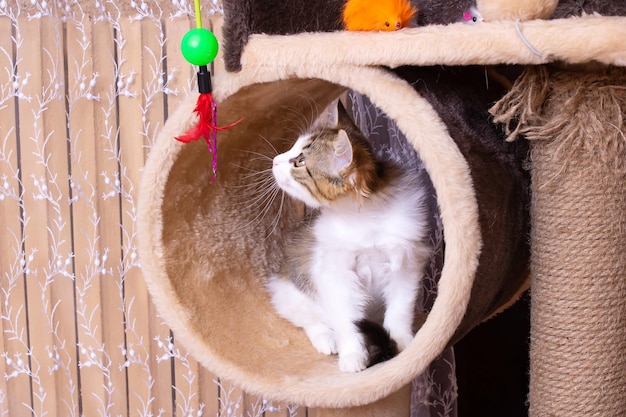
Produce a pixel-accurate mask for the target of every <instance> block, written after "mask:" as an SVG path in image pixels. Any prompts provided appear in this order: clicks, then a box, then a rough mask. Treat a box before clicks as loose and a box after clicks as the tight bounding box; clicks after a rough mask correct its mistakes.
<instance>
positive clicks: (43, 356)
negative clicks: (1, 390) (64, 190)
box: [17, 17, 58, 415]
mask: <svg viewBox="0 0 626 417" xmlns="http://www.w3.org/2000/svg"><path fill="white" fill-rule="evenodd" d="M18 24H19V27H20V31H21V32H22V36H23V44H22V45H21V46H20V47H19V48H18V49H17V57H18V59H19V60H20V65H18V73H19V75H20V78H21V79H25V78H26V77H27V73H29V74H30V77H29V78H28V83H27V84H26V85H25V86H24V94H26V95H27V96H30V98H31V99H30V101H27V100H20V108H19V112H20V119H19V120H20V121H19V129H20V147H21V161H20V166H21V172H22V179H23V184H24V189H25V192H24V198H23V199H24V213H25V218H26V221H25V224H24V234H25V236H26V238H25V242H24V247H25V251H26V254H27V258H28V257H31V255H32V258H30V260H29V261H28V262H27V263H28V266H27V269H26V271H25V276H26V292H27V302H28V304H27V306H28V307H27V309H25V310H24V312H25V313H26V314H28V319H29V329H28V331H29V334H30V346H24V348H25V349H24V350H23V352H24V354H26V349H28V350H29V353H30V356H29V357H26V356H24V357H23V360H24V361H25V364H27V365H28V366H29V367H30V372H31V384H32V394H33V395H32V398H33V400H32V404H30V405H29V406H30V407H32V409H33V410H34V412H35V414H38V415H41V414H42V413H43V412H44V411H45V410H56V409H57V405H56V404H57V396H58V390H57V386H56V384H55V378H54V376H53V375H51V374H50V373H49V372H48V370H49V369H52V368H53V366H54V363H53V360H52V359H51V358H49V357H48V353H47V352H46V349H45V347H46V346H53V345H54V338H53V337H52V333H51V329H50V326H49V317H51V314H52V308H53V306H52V305H51V294H50V282H49V281H48V280H47V277H46V268H47V266H48V262H49V260H51V258H52V252H51V250H50V247H49V244H50V242H49V241H48V233H47V227H48V208H47V204H46V200H44V199H41V198H39V196H40V195H41V194H42V193H45V190H44V189H43V187H44V185H46V179H47V175H48V173H47V171H46V167H45V157H44V155H43V141H44V132H43V129H44V126H43V111H44V108H43V105H42V103H41V100H42V88H43V87H44V83H43V81H44V80H43V78H42V61H41V59H42V56H41V21H40V20H38V19H32V20H28V19H27V18H26V17H23V18H20V19H19V21H18ZM24 342H26V341H24ZM29 359H30V360H29ZM25 411H26V409H22V410H21V412H22V413H24V412H25Z"/></svg>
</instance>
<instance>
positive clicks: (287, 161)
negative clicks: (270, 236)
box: [272, 129, 352, 208]
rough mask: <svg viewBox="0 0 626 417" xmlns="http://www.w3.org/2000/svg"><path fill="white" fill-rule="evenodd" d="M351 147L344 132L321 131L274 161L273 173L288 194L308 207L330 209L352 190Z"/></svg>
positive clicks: (299, 142)
mask: <svg viewBox="0 0 626 417" xmlns="http://www.w3.org/2000/svg"><path fill="white" fill-rule="evenodd" d="M351 163H352V145H351V143H350V140H349V138H348V135H347V134H346V132H345V131H344V130H342V129H322V130H319V131H316V132H313V133H307V134H304V135H302V136H300V137H299V138H298V140H297V141H296V143H295V144H294V145H293V147H292V148H291V149H289V150H288V151H287V152H285V153H283V154H280V155H277V156H276V157H275V158H274V165H273V167H272V172H273V174H274V178H275V179H276V183H277V184H278V185H279V186H280V188H281V189H283V190H284V191H285V192H286V193H287V194H289V195H291V196H292V197H294V198H296V199H298V200H300V201H302V202H304V203H305V204H306V205H308V206H309V207H313V208H316V207H320V206H325V205H328V204H329V203H330V202H331V201H333V200H334V199H336V198H337V197H339V196H341V195H345V194H346V193H347V192H349V191H350V189H351V188H352V184H351V181H350V179H351V176H350V166H351Z"/></svg>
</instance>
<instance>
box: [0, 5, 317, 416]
mask: <svg viewBox="0 0 626 417" xmlns="http://www.w3.org/2000/svg"><path fill="white" fill-rule="evenodd" d="M188 3H189V4H188ZM161 7H163V8H161ZM164 8H165V6H160V5H159V2H158V1H156V0H153V1H150V2H147V3H144V2H142V1H140V0H139V1H137V2H135V1H132V0H115V1H114V0H99V1H98V0H93V1H80V2H76V1H72V0H59V1H54V2H50V3H47V2H46V1H45V0H32V1H31V0H29V1H28V2H24V1H23V0H19V2H16V0H0V70H1V73H0V273H1V274H2V277H1V281H0V283H1V288H0V297H1V299H0V327H1V329H2V335H1V337H0V355H1V357H2V360H0V416H12V417H13V416H26V415H29V416H30V415H32V416H41V417H43V416H57V415H58V416H81V415H85V416H174V415H176V416H201V415H204V416H207V415H208V416H250V417H255V416H267V417H280V416H295V415H299V416H304V415H307V414H308V415H313V414H314V412H313V411H311V410H306V409H300V408H297V407H295V406H289V405H284V404H281V405H273V404H271V403H268V402H267V401H264V400H262V399H258V398H251V397H250V396H248V395H245V394H244V393H243V392H242V391H241V390H239V389H238V388H236V387H234V386H232V385H229V384H228V383H227V382H225V381H220V380H218V378H217V377H216V376H215V375H212V374H210V373H209V372H208V371H206V370H205V369H203V368H202V367H200V366H199V365H198V364H197V362H195V361H194V359H193V358H192V357H191V356H189V355H188V354H187V353H186V352H185V350H184V348H183V347H181V346H179V345H178V344H177V343H176V340H175V335H173V334H172V332H171V331H170V329H168V328H167V327H166V326H165V325H164V324H163V322H162V320H161V319H160V318H159V316H158V314H157V312H156V311H155V309H154V306H153V305H152V303H151V301H150V299H149V297H148V293H147V289H146V286H145V283H144V280H143V277H142V273H141V268H140V266H141V260H140V259H138V258H137V255H136V244H137V243H136V238H137V237H136V229H135V217H136V204H137V191H138V190H137V186H138V182H139V178H140V176H141V171H142V167H143V164H144V161H145V158H146V156H147V155H148V154H149V152H150V147H151V145H152V143H153V141H154V140H155V137H156V134H157V132H158V131H159V129H160V128H161V127H162V125H163V123H164V121H165V120H166V118H167V115H168V113H169V112H170V111H172V110H173V109H174V108H176V106H177V104H178V103H179V102H180V101H181V100H182V98H183V97H184V96H185V95H186V93H188V92H189V91H191V90H192V89H194V88H195V75H194V73H193V68H192V67H191V65H189V64H188V63H187V62H185V61H184V59H183V58H182V56H181V54H180V52H179V44H180V39H181V38H182V36H183V35H184V34H185V33H186V32H187V31H188V30H189V29H190V28H192V27H193V26H194V20H193V5H192V4H191V2H186V1H184V0H173V1H172V2H171V4H168V6H167V10H165V9H164ZM203 8H204V9H203V10H204V11H209V12H212V11H216V10H217V11H218V12H219V4H218V3H212V4H208V5H207V4H204V3H203ZM208 14H210V13H206V14H205V16H208ZM204 23H205V26H209V25H214V26H215V27H214V28H213V30H214V32H215V33H216V34H217V35H219V34H220V30H219V29H218V27H219V23H220V15H219V14H215V15H213V16H212V18H211V19H208V18H205V22H204ZM214 70H216V71H219V70H220V58H219V57H218V59H217V60H216V62H215V68H214Z"/></svg>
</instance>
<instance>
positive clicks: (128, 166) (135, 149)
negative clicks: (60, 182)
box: [117, 19, 171, 415]
mask: <svg viewBox="0 0 626 417" xmlns="http://www.w3.org/2000/svg"><path fill="white" fill-rule="evenodd" d="M119 25H120V31H119V32H118V33H117V36H118V44H117V57H118V65H119V69H120V79H119V81H118V86H119V88H120V97H119V140H120V164H121V170H122V172H121V178H120V184H121V187H122V194H121V210H122V232H123V233H122V250H123V256H124V271H123V278H124V291H125V299H124V303H125V307H124V308H125V314H126V356H127V362H128V364H129V365H128V369H127V372H128V401H129V413H130V415H147V414H148V413H151V412H152V406H153V403H154V399H153V397H152V389H153V387H154V384H155V383H165V384H167V385H170V384H171V379H169V380H166V381H155V380H154V377H153V375H152V370H151V369H150V355H151V352H150V345H151V342H152V341H151V334H150V331H149V325H148V324H149V321H150V300H149V299H148V292H147V288H146V284H145V282H144V280H143V276H142V274H141V271H140V269H139V267H138V266H139V265H138V259H137V253H136V235H135V233H136V232H135V228H134V227H135V215H136V202H137V192H138V190H137V185H138V184H139V179H140V173H141V168H142V167H143V164H144V140H143V139H144V138H143V136H142V135H141V132H142V129H143V124H142V121H141V118H142V112H141V102H142V79H141V71H142V65H141V58H142V56H143V47H142V44H141V41H142V39H141V23H140V22H137V21H134V22H131V21H129V20H127V19H122V20H121V21H120V22H119ZM157 411H158V410H157ZM157 415H158V413H157Z"/></svg>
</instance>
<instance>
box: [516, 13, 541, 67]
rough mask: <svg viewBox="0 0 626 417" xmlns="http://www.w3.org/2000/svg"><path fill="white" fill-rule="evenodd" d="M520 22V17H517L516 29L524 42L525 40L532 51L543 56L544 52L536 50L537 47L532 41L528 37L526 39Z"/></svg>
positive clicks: (525, 43)
mask: <svg viewBox="0 0 626 417" xmlns="http://www.w3.org/2000/svg"><path fill="white" fill-rule="evenodd" d="M519 23H520V19H515V30H516V31H517V34H518V35H519V37H520V39H521V40H522V42H524V45H526V47H527V48H528V49H530V52H532V53H533V54H535V55H537V56H538V57H541V58H543V54H542V53H541V52H539V51H538V50H536V49H535V47H534V46H532V45H531V44H530V42H528V39H526V37H525V36H524V34H523V33H522V29H521V28H520V25H519Z"/></svg>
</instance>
